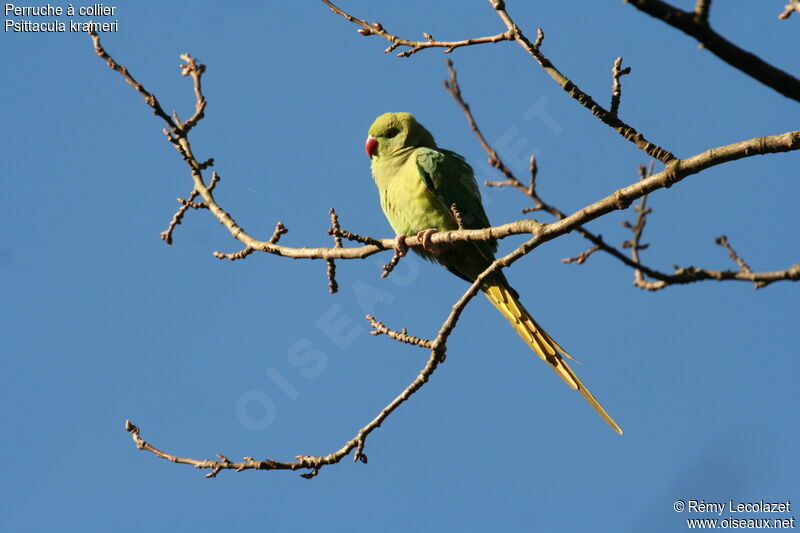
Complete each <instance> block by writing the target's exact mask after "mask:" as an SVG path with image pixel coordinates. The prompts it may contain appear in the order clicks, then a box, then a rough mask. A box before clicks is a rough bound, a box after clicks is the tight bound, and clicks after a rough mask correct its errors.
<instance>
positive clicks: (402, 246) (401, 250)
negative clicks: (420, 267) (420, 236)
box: [394, 235, 408, 257]
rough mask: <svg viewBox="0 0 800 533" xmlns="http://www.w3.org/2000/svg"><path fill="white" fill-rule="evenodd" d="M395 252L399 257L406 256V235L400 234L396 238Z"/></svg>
mask: <svg viewBox="0 0 800 533" xmlns="http://www.w3.org/2000/svg"><path fill="white" fill-rule="evenodd" d="M394 253H395V254H396V255H397V257H405V255H406V253H408V245H407V244H406V236H405V235H398V236H397V237H395V238H394Z"/></svg>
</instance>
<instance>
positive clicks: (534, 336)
mask: <svg viewBox="0 0 800 533" xmlns="http://www.w3.org/2000/svg"><path fill="white" fill-rule="evenodd" d="M365 149H366V151H367V155H368V156H369V157H370V159H371V160H372V165H371V166H372V177H373V178H374V180H375V184H376V185H377V186H378V191H379V193H380V201H381V207H382V208H383V212H384V214H385V215H386V218H387V219H388V220H389V224H391V226H392V228H393V229H394V231H395V233H396V234H397V243H398V244H397V245H398V247H399V248H401V249H403V248H405V243H404V241H405V237H407V236H412V235H417V236H419V237H420V238H421V239H423V241H424V246H423V249H421V250H420V249H419V247H417V248H415V251H417V252H418V253H419V254H420V255H422V256H423V257H425V258H426V259H429V260H432V261H435V262H437V263H439V264H440V265H442V266H443V267H445V268H446V269H447V270H449V271H450V272H452V273H453V274H455V275H456V276H459V277H460V278H463V279H465V280H466V281H468V282H470V283H472V282H473V281H475V279H476V278H477V276H478V275H479V274H480V273H481V272H483V271H484V270H485V269H486V268H487V267H488V266H489V265H490V264H491V262H492V261H493V260H494V252H495V251H496V249H497V243H495V242H486V241H480V242H479V241H475V242H467V241H462V242H456V243H452V244H447V245H431V243H430V234H431V233H432V232H434V231H450V230H455V229H458V223H457V222H456V219H455V216H454V214H453V212H452V210H451V209H450V206H451V205H453V204H455V205H456V207H457V209H458V211H459V212H460V213H461V218H462V221H463V224H464V227H465V228H468V229H479V228H485V227H488V226H490V224H489V219H488V218H487V216H486V212H485V211H484V209H483V205H482V203H481V195H480V191H479V190H478V184H477V183H476V182H475V176H474V174H473V171H472V167H470V166H469V164H468V163H467V162H466V161H465V160H464V158H463V157H461V156H460V155H458V154H457V153H455V152H451V151H449V150H444V149H442V148H439V147H438V146H436V141H434V139H433V136H432V135H431V134H430V132H429V131H428V130H426V129H425V128H424V127H423V126H422V125H421V124H420V123H419V122H417V121H416V119H415V118H414V117H413V116H412V115H411V114H409V113H385V114H383V115H381V116H379V117H378V118H377V119H375V122H373V124H372V126H370V128H369V136H368V137H367V142H366V145H365ZM481 290H482V291H483V293H484V294H485V295H486V297H487V298H488V299H489V301H490V302H491V303H492V304H493V305H494V306H495V307H496V308H497V309H498V310H499V311H500V312H501V313H502V314H503V316H504V317H505V318H506V319H507V320H508V321H509V322H510V323H511V325H512V326H513V327H514V329H515V330H516V332H517V333H518V334H519V335H520V337H522V339H523V340H524V341H525V342H526V343H527V344H528V346H530V347H531V349H533V351H534V352H535V353H536V354H537V355H538V356H539V357H541V358H542V359H543V360H544V361H546V362H547V363H548V364H549V365H550V367H551V368H552V369H553V370H555V372H556V373H557V374H558V375H559V376H560V377H561V379H563V380H564V381H565V382H566V383H567V385H569V386H570V387H571V388H572V389H574V390H577V391H579V392H580V393H581V394H582V395H583V397H584V398H586V401H588V402H589V404H590V405H591V406H592V407H594V409H595V410H596V411H597V412H598V413H599V414H600V416H601V417H602V418H603V420H605V421H606V422H607V423H608V424H609V425H610V426H611V427H612V428H613V429H614V431H616V432H617V433H619V434H622V429H620V427H619V426H618V425H617V423H616V422H614V420H613V419H612V418H611V416H609V414H608V413H607V412H606V411H605V409H603V407H602V406H601V405H600V404H599V403H598V402H597V400H596V399H595V398H594V396H592V393H590V392H589V390H588V389H587V388H586V386H585V385H584V384H583V383H582V382H581V380H580V379H578V376H576V375H575V372H573V371H572V369H571V368H570V367H569V366H568V365H567V362H566V361H565V359H564V356H566V357H569V358H570V359H571V358H572V357H571V356H570V355H569V354H567V352H566V351H565V350H564V349H563V348H561V346H559V345H558V344H557V343H556V342H555V341H554V340H553V339H552V337H550V335H548V334H547V333H546V332H545V331H544V330H543V329H542V328H541V326H539V324H537V323H536V321H535V320H534V319H533V318H532V317H531V315H530V314H529V313H528V311H527V310H526V309H525V308H524V307H523V306H522V304H521V303H520V301H519V297H518V295H517V292H516V291H515V290H514V289H512V288H511V286H510V285H509V284H508V281H507V280H506V277H505V275H503V273H502V272H501V271H499V270H498V271H496V272H494V273H493V274H492V275H490V276H489V277H487V278H486V279H485V280H484V283H483V286H482V287H481Z"/></svg>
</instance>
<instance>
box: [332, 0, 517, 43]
mask: <svg viewBox="0 0 800 533" xmlns="http://www.w3.org/2000/svg"><path fill="white" fill-rule="evenodd" d="M322 2H323V3H325V4H326V5H327V6H328V7H329V8H331V11H333V12H334V13H336V14H337V15H341V16H342V17H344V18H345V19H347V20H349V21H350V22H352V23H354V24H357V25H358V26H361V29H359V30H358V33H360V34H361V35H364V36H369V35H379V36H381V37H383V38H384V39H386V40H387V41H389V42H390V43H391V44H390V45H389V47H388V48H387V49H386V50H384V52H385V53H388V52H393V51H394V50H396V49H397V48H398V47H400V46H407V47H408V49H407V50H403V51H401V52H398V54H397V56H398V57H409V56H411V55H412V54H415V53H417V52H419V51H420V50H426V49H428V48H444V53H445V54H449V53H450V52H452V51H453V50H455V49H456V48H461V47H462V46H472V45H476V44H487V43H499V42H501V41H511V40H513V37H512V36H511V35H510V34H509V32H503V33H498V34H497V35H489V36H487V37H474V38H472V39H463V40H460V41H437V40H436V39H434V38H433V36H432V35H431V34H429V33H423V34H422V36H423V37H424V38H425V40H424V41H413V40H408V39H403V38H401V37H398V36H397V35H394V34H392V33H389V32H388V31H386V29H385V28H384V27H383V24H381V23H380V22H373V23H369V22H367V21H366V20H363V19H359V18H356V17H354V16H352V15H350V14H349V13H346V12H345V11H343V10H342V9H340V8H339V7H337V6H336V5H335V4H334V3H333V2H331V1H330V0H322Z"/></svg>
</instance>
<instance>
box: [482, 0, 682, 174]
mask: <svg viewBox="0 0 800 533" xmlns="http://www.w3.org/2000/svg"><path fill="white" fill-rule="evenodd" d="M489 3H490V4H492V7H494V8H495V11H497V14H498V15H499V16H500V19H501V20H502V21H503V23H504V24H505V25H506V27H507V28H508V30H509V31H510V32H512V33H513V34H514V39H515V40H516V41H517V43H519V45H520V46H521V47H522V48H523V49H524V50H525V51H526V52H528V53H529V54H530V55H531V57H533V59H534V60H535V61H536V62H537V63H538V64H539V66H541V67H542V68H543V69H544V71H545V72H546V73H547V74H548V75H549V76H550V77H551V78H552V79H553V81H555V82H556V83H557V84H558V86H559V87H561V88H562V89H563V90H564V91H565V92H566V93H567V94H568V95H569V96H570V98H572V99H573V100H575V101H577V102H578V103H579V104H581V105H582V106H583V107H585V108H586V109H588V110H589V111H590V112H591V113H592V115H594V116H596V117H597V118H598V119H600V121H602V122H603V123H604V124H606V125H607V126H610V127H611V128H613V129H614V130H615V131H616V132H617V133H619V134H620V135H622V136H623V137H624V138H625V139H627V140H628V141H630V142H632V143H633V144H635V145H636V146H637V147H638V148H639V149H641V150H643V151H644V152H645V153H646V154H647V155H649V156H650V157H652V158H654V159H658V160H659V161H661V162H662V163H669V162H670V161H672V160H674V159H675V156H674V155H672V153H671V152H670V151H669V150H665V149H664V148H662V147H660V146H658V145H657V144H654V143H652V142H650V141H648V140H647V139H646V138H645V137H644V134H642V133H640V132H638V131H636V129H635V128H634V127H633V126H630V125H628V124H626V123H625V122H623V121H622V120H620V119H619V117H618V116H616V114H614V113H611V112H609V111H607V110H606V109H605V108H603V106H601V105H600V104H598V103H597V102H595V101H594V99H593V98H592V97H591V96H589V95H588V94H586V93H585V92H583V91H582V90H581V89H580V88H579V87H578V86H577V85H575V83H573V82H572V80H570V79H569V78H568V77H566V76H565V75H564V74H563V73H562V72H561V71H560V70H558V69H557V68H556V66H555V65H554V64H553V63H552V61H550V60H549V59H548V58H547V57H545V55H544V54H543V53H542V51H541V45H542V42H543V41H544V31H543V30H542V29H541V28H539V30H538V32H537V35H536V42H535V43H532V42H531V41H530V40H529V39H528V38H527V37H526V36H525V34H524V33H522V30H521V29H520V28H519V26H517V24H516V23H515V22H514V20H513V19H512V18H511V16H510V15H509V14H508V12H507V11H506V10H505V2H502V1H498V0H489Z"/></svg>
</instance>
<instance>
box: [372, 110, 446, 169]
mask: <svg viewBox="0 0 800 533" xmlns="http://www.w3.org/2000/svg"><path fill="white" fill-rule="evenodd" d="M420 146H425V147H427V148H436V141H434V140H433V135H431V134H430V132H429V131H428V130H426V129H425V127H424V126H423V125H422V124H420V123H419V122H417V119H415V118H414V117H413V115H411V113H384V114H383V115H381V116H379V117H378V118H376V119H375V122H373V123H372V126H370V127H369V136H368V137H367V144H366V145H365V146H364V149H365V150H366V151H367V155H368V156H369V157H370V158H373V157H381V156H386V155H392V154H394V153H396V152H397V151H399V150H402V149H403V148H409V147H413V148H417V147H420Z"/></svg>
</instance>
